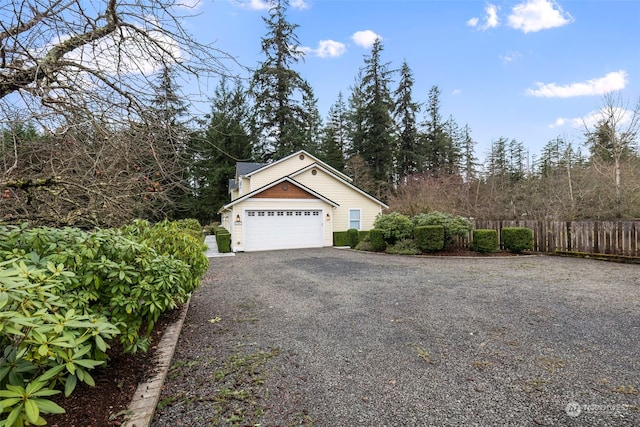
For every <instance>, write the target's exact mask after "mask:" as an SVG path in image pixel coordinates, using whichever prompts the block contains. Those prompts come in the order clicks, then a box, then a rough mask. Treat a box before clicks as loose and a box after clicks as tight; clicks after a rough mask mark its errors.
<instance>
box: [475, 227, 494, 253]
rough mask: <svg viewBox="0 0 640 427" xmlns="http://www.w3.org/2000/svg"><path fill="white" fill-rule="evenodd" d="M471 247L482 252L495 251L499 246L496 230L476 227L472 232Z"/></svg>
mask: <svg viewBox="0 0 640 427" xmlns="http://www.w3.org/2000/svg"><path fill="white" fill-rule="evenodd" d="M471 248H472V249H473V250H474V251H476V252H480V253H483V254H486V253H491V252H497V251H498V249H499V248H500V245H499V243H498V231H497V230H488V229H478V230H475V231H474V232H473V242H472V244H471Z"/></svg>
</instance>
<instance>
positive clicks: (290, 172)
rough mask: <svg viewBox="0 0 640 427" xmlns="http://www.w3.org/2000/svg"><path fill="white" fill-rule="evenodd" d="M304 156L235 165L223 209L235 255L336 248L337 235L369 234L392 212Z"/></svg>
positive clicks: (345, 178)
mask: <svg viewBox="0 0 640 427" xmlns="http://www.w3.org/2000/svg"><path fill="white" fill-rule="evenodd" d="M352 182H353V180H352V179H351V178H349V177H348V176H347V175H345V174H343V173H342V172H340V171H338V170H336V169H334V168H332V167H331V166H329V165H328V164H326V163H324V162H322V161H321V160H319V159H317V158H316V157H314V156H312V155H311V154H309V153H307V152H306V151H298V152H297V153H294V154H292V155H290V156H288V157H285V158H283V159H280V160H278V161H274V162H272V163H268V164H265V163H245V162H240V163H237V164H236V176H235V178H234V179H231V180H230V181H229V193H230V194H231V202H230V203H228V204H227V205H225V206H223V207H222V208H221V209H220V214H221V217H222V226H223V227H224V228H226V229H227V230H229V232H230V233H231V247H232V250H233V251H234V252H249V251H262V250H271V249H296V248H315V247H323V246H332V245H333V233H334V232H335V231H346V230H348V229H350V228H355V229H358V230H370V229H372V228H373V223H374V221H375V219H376V217H377V216H378V214H380V213H381V212H382V210H383V209H385V208H387V207H388V206H387V205H385V204H384V203H383V202H381V201H380V200H377V199H376V198H375V197H373V196H371V195H369V194H367V193H366V192H364V191H362V190H361V189H359V188H358V187H356V186H355V185H353V183H352Z"/></svg>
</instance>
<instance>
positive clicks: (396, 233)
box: [373, 212, 414, 244]
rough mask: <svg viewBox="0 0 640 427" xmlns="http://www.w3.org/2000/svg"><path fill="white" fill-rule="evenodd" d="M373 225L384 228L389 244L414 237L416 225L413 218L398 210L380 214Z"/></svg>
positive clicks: (384, 234)
mask: <svg viewBox="0 0 640 427" xmlns="http://www.w3.org/2000/svg"><path fill="white" fill-rule="evenodd" d="M373 227H374V228H375V229H377V230H382V233H383V236H384V240H385V242H387V243H389V244H393V243H395V242H396V241H398V240H402V239H411V238H412V237H413V228H414V226H413V223H412V222H411V219H410V218H409V217H408V216H406V215H402V214H399V213H397V212H391V213H388V214H381V215H378V217H377V218H376V220H375V222H374V223H373Z"/></svg>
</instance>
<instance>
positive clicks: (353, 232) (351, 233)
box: [347, 228, 360, 249]
mask: <svg viewBox="0 0 640 427" xmlns="http://www.w3.org/2000/svg"><path fill="white" fill-rule="evenodd" d="M347 240H348V241H349V243H348V244H349V247H350V248H351V249H353V248H355V247H356V246H358V243H360V235H359V233H358V230H357V229H355V228H350V229H348V230H347Z"/></svg>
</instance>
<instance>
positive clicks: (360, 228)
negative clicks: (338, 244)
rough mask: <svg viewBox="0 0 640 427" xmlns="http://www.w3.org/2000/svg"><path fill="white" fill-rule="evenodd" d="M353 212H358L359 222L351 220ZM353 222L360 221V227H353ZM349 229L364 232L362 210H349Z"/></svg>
mask: <svg viewBox="0 0 640 427" xmlns="http://www.w3.org/2000/svg"><path fill="white" fill-rule="evenodd" d="M351 212H358V219H357V220H355V219H354V220H352V219H351ZM352 221H354V222H355V221H358V226H357V227H352V226H351V222H352ZM347 227H348V228H347V229H351V228H355V229H356V230H362V209H361V208H349V216H348V217H347Z"/></svg>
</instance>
